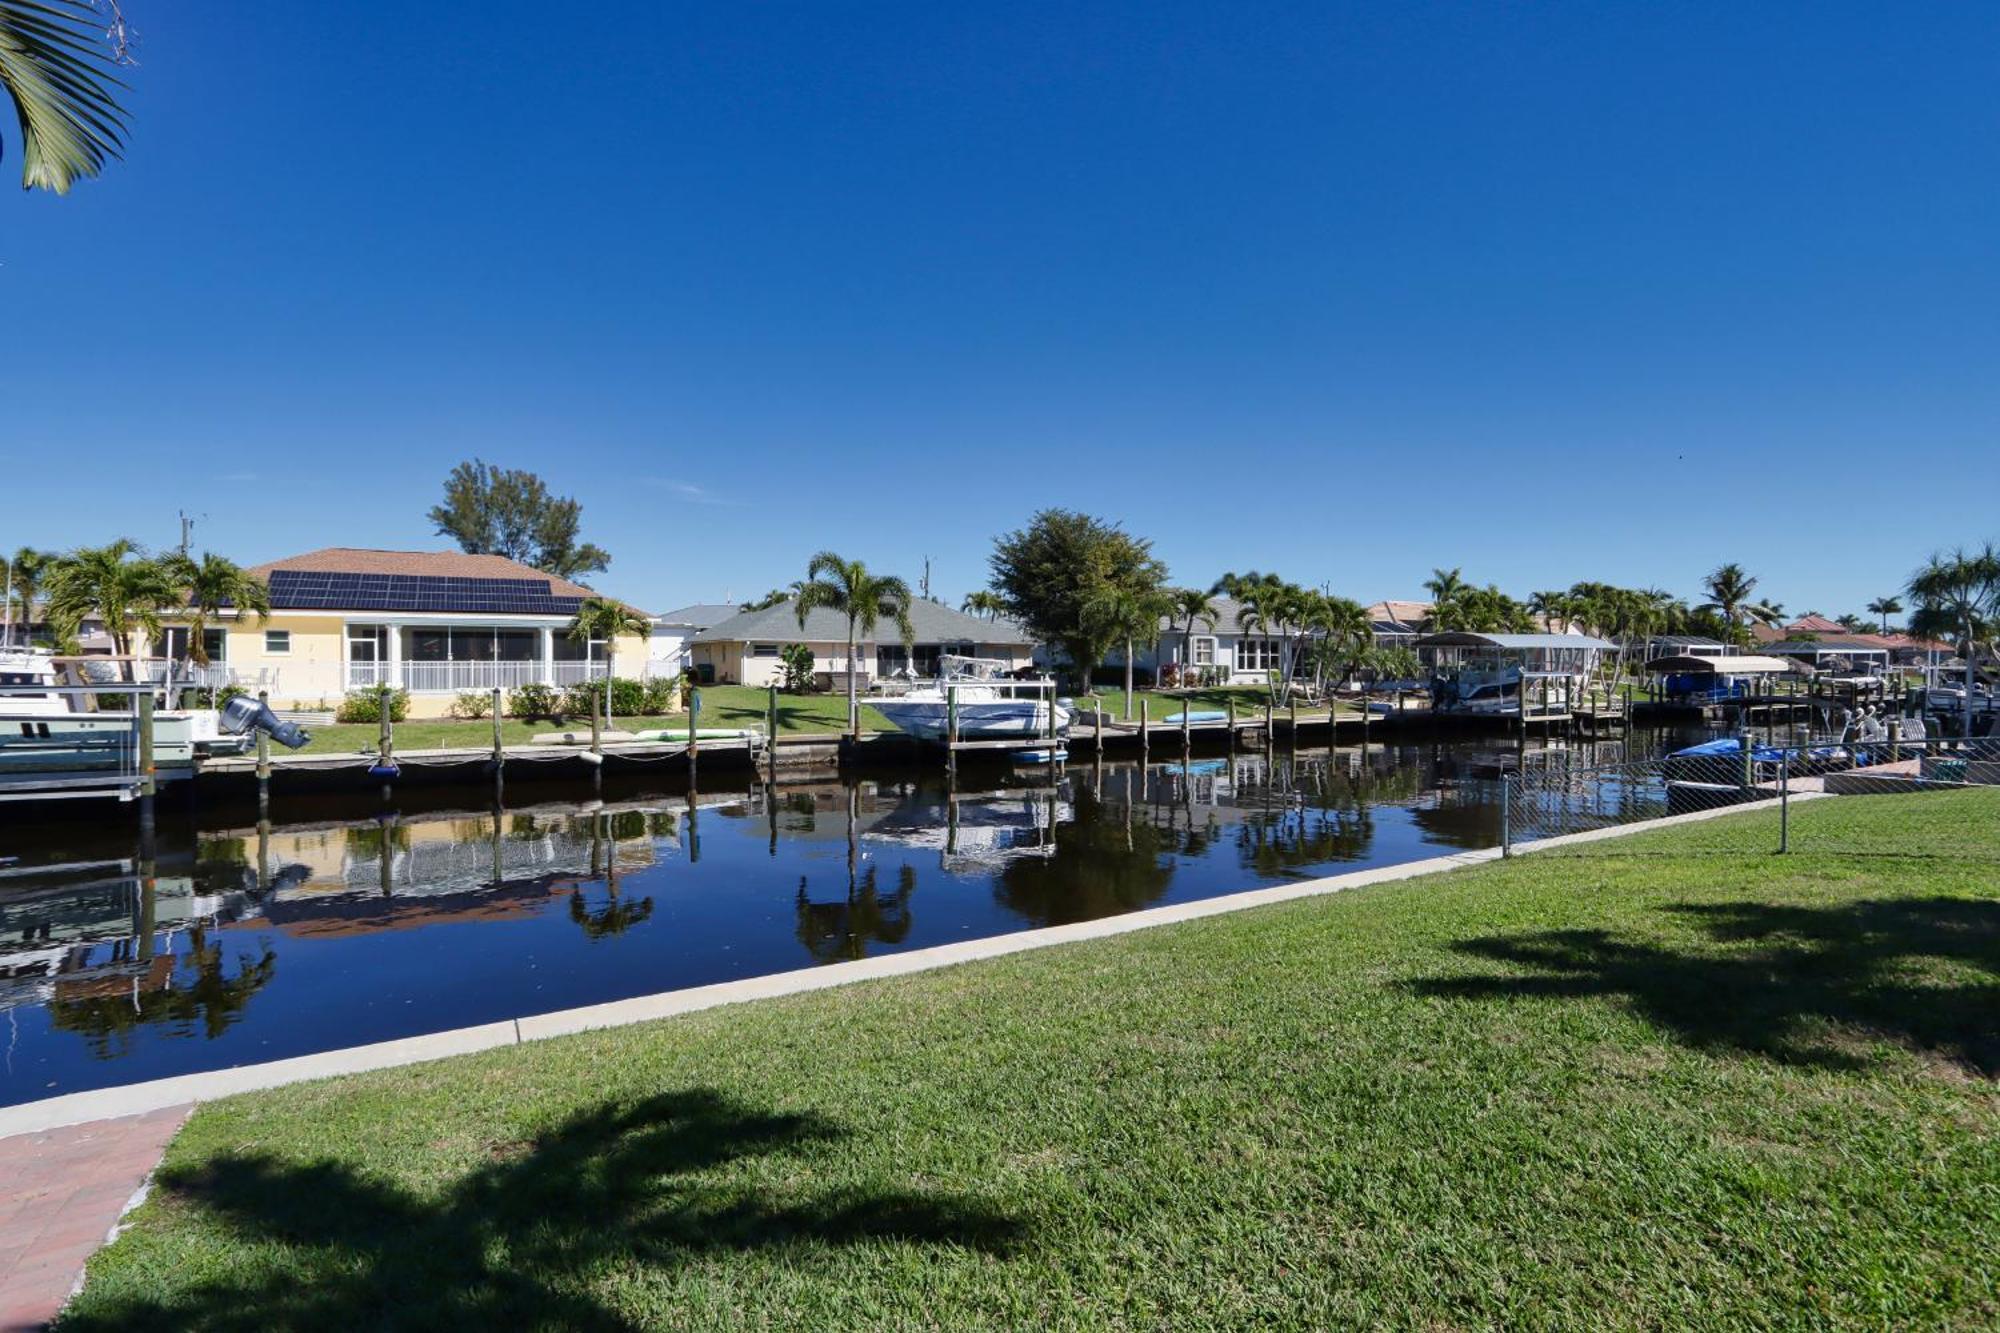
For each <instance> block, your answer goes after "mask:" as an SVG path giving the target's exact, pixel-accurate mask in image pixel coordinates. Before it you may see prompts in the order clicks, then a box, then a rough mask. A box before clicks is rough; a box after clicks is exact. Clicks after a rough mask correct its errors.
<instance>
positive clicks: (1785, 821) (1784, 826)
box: [1778, 750, 1792, 856]
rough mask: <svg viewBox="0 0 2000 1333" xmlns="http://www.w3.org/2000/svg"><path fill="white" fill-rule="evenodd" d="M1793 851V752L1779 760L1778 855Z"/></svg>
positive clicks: (1788, 751) (1786, 753) (1787, 753)
mask: <svg viewBox="0 0 2000 1333" xmlns="http://www.w3.org/2000/svg"><path fill="white" fill-rule="evenodd" d="M1791 850H1792V752H1791V751H1790V750H1787V751H1785V752H1784V754H1783V755H1782V756H1781V757H1780V758H1779V760H1778V855H1780V856H1783V855H1784V854H1785V853H1787V852H1789V851H1791Z"/></svg>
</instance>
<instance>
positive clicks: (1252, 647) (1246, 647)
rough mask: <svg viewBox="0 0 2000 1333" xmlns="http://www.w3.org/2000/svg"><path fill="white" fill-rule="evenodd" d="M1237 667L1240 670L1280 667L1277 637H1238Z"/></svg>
mask: <svg viewBox="0 0 2000 1333" xmlns="http://www.w3.org/2000/svg"><path fill="white" fill-rule="evenodd" d="M1236 669H1237V670H1238V671H1276V670H1277V669H1278V641H1277V640H1276V639H1238V640H1237V641H1236Z"/></svg>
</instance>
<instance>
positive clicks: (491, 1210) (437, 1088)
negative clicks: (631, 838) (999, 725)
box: [62, 791, 2000, 1330]
mask: <svg viewBox="0 0 2000 1333" xmlns="http://www.w3.org/2000/svg"><path fill="white" fill-rule="evenodd" d="M1792 834H1793V845H1794V847H1795V848H1802V849H1805V850H1801V851H1795V852H1794V853H1793V854H1792V855H1790V856H1788V857H1777V856H1773V855H1771V854H1770V853H1769V851H1768V849H1769V848H1770V847H1771V846H1772V844H1773V841H1774V838H1775V827H1774V825H1773V822H1772V820H1771V819H1770V818H1769V817H1767V816H1764V815H1758V814H1753V815H1743V816H1735V817H1732V818H1730V819H1727V820H1719V821H1716V822H1714V823H1710V824H1705V825H1701V826H1698V827H1696V828H1692V829H1679V830H1669V831H1663V832H1660V833H1656V834H1651V835H1646V837H1645V838H1644V839H1643V840H1623V841H1614V842H1608V843H1602V844H1593V845H1590V846H1586V847H1582V848H1577V849H1572V850H1569V851H1564V852H1548V853H1542V854H1538V855H1533V856H1525V857H1519V858H1516V859H1515V860H1513V861H1512V862H1508V863H1503V864H1497V865H1491V866H1485V867H1479V868H1475V869H1470V870H1466V871H1460V872H1455V873H1453V874H1451V875H1448V876H1443V877H1436V878H1429V879H1424V880H1418V881H1411V882H1408V883H1403V884H1386V885H1381V886H1377V887H1373V888H1367V889H1359V890H1353V891H1350V892H1347V893H1344V894H1340V895H1336V896H1333V897H1329V898H1323V899H1316V900H1309V901H1303V902H1297V903H1292V904H1288V905H1284V906H1281V907H1275V908H1267V909H1261V910H1258V911H1255V912H1248V913H1243V914H1240V915H1233V916H1227V917H1220V918H1212V919H1208V920H1204V921H1199V922H1192V923H1187V924H1183V925H1179V926H1173V927H1167V928H1162V929H1157V930H1152V931H1145V932H1140V933H1136V934H1133V935H1129V936H1124V937H1120V938H1116V939H1110V940H1102V941H1097V942H1093V943H1089V944H1082V945H1073V946H1065V947H1062V948H1057V949H1050V950H1045V951H1041V952H1038V953H1033V954H1026V955H1021V956H1017V957H1012V958H1007V959H1001V960H996V961H992V962H987V963H979V964H973V965H969V966H962V967H957V968H953V969H950V970H945V971H940V972H934V973H929V974H924V975H918V976H912V977H906V978H901V979H898V980H895V981H889V982H877V983H870V984H866V985H862V986H856V987H852V988H848V989H843V990H838V991H828V992H823V993H820V994H816V995H811V996H802V997H797V998H792V999H786V1000H779V1001H773V1002H765V1003H759V1004H754V1005H747V1006H740V1007H735V1008H729V1009H722V1010H715V1011H711V1012H707V1013H703V1014H698V1015H693V1016H690V1017H686V1018H681V1019H675V1020H672V1021H668V1022H663V1023H657V1024H652V1025H648V1026H644V1027H636V1028H625V1029H619V1030H615V1031H608V1032H603V1033H597V1034H591V1035H587V1036H583V1037H578V1038H569V1039H563V1040H558V1041H550V1042H544V1043H538V1044H535V1045H531V1046H527V1047H522V1048H517V1049H512V1050H508V1051H501V1052H491V1053H487V1054H484V1055H479V1056H474V1057H469V1058H465V1059H460V1060H453V1061H449V1062H444V1063H438V1064H432V1065H426V1066H420V1067H413V1068H408V1069H402V1070H394V1071H386V1072H382V1073H378V1074H371V1075H366V1076H362V1077H358V1078H352V1079H346V1080H341V1081H337V1082H328V1083H320V1084H311V1085H305V1086H300V1087H294V1088H290V1089H284V1090H279V1091H275V1092H270V1093H263V1094H257V1095H253V1096H247V1097H242V1098H237V1099H233V1100H229V1101H226V1102H220V1103H216V1104H213V1105H210V1106H206V1107H204V1108H202V1109H201V1110H200V1111H199V1112H198V1113H197V1114H196V1116H195V1117H194V1119H193V1120H192V1122H191V1123H190V1124H189V1125H188V1127H187V1128H186V1130H185V1131H183V1133H182V1134H181V1135H180V1137H179V1138H178V1139H177V1140H176V1141H175V1142H174V1144H173V1146H172V1147H171V1149H170V1150H169V1152H168V1155H167V1160H166V1162H165V1164H164V1167H163V1169H162V1171H161V1172H160V1175H159V1179H158V1182H157V1185H156V1188H155V1190H154V1192H153V1193H152V1195H151V1197H150V1198H149V1199H148V1201H147V1202H146V1203H145V1204H144V1205H143V1206H142V1207H141V1208H140V1209H139V1210H138V1211H137V1213H136V1214H135V1215H134V1216H133V1218H132V1227H131V1229H130V1230H129V1231H128V1232H127V1233H126V1234H125V1235H124V1236H122V1237H121V1238H120V1239H119V1240H118V1241H117V1242H116V1243H115V1244H113V1245H112V1246H110V1247H109V1248H108V1249H106V1250H104V1251H102V1252H100V1254H99V1255H98V1256H97V1258H96V1259H95V1260H94V1261H93V1263H92V1264H91V1267H90V1272H89V1279H88V1282H87V1285H86V1286H85V1288H84V1290H83V1292H82V1294H81V1296H80V1298H79V1299H78V1301H77V1302H76V1304H75V1306H74V1307H73V1309H72V1310H71V1312H70V1313H69V1315H68V1316H67V1318H66V1319H65V1321H64V1323H63V1325H62V1327H64V1328H66V1329H98V1328H104V1329H112V1328H116V1329H132V1328H172V1329H246V1330H247V1329H264V1328H288V1329H289V1328H325V1329H342V1330H352V1329H358V1328H369V1329H373V1328H411V1329H416V1328H437V1327H446V1326H452V1327H521V1328H529V1327H532V1328H710V1327H725V1328H728V1327H745V1328H812V1329H827V1328H869V1329H874V1328H885V1327H886V1328H900V1327H921V1328H965V1327H982V1326H983V1327H997V1328H1019V1327H1037V1328H1040V1327H1047V1328H1147V1329H1166V1328H1172V1329H1187V1328H1242V1327H1276V1328H1322V1327H1387V1328H1409V1329H1457V1328H1470V1327H1496V1326H1497V1327H1561V1328H1576V1329H1601V1328H1663V1327H1669V1328H1671V1327H1687V1328H1734V1327H1755V1328H1820V1327H1828V1326H1841V1325H1845V1326H1859V1327H1915V1326H1924V1327H1949V1326H1957V1327H1967V1328H1971V1327H1991V1326H1993V1325H1994V1324H1995V1323H1996V1322H2000V1291H1996V1283H1997V1282H2000V1263H1996V1262H1995V1258H1994V1256H1995V1255H1996V1253H2000V1133H1996V1131H2000V1093H1996V1083H1995V1077H1996V1074H2000V792H1981V791H1973V792H1965V793H1950V794H1945V795H1939V796H1924V797H1881V798H1842V799H1839V800H1827V801H1819V802H1814V803H1810V804H1801V805H1799V806H1798V807H1797V808H1796V809H1795V810H1794V811H1793V829H1792ZM922 902H923V898H922V893H921V892H920V893H919V895H918V897H917V899H916V901H915V905H914V910H916V911H922V910H923V908H922Z"/></svg>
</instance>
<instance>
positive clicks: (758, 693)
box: [701, 685, 895, 735]
mask: <svg viewBox="0 0 2000 1333" xmlns="http://www.w3.org/2000/svg"><path fill="white" fill-rule="evenodd" d="M769 702H770V699H769V695H768V693H767V692H766V691H765V690H764V689H763V687H761V686H757V685H704V686H702V687H701V725H703V726H704V727H752V726H754V727H762V726H763V725H764V710H765V706H766V705H767V704H768V703H769ZM861 729H862V730H863V731H893V730H895V727H894V725H893V724H892V723H890V721H889V720H888V719H887V718H885V717H883V716H882V715H881V714H880V713H878V712H876V711H875V710H874V709H872V708H870V707H868V706H867V705H866V704H863V705H862V706H861ZM846 730H847V695H846V694H844V693H842V694H780V695H779V696H778V734H779V735H786V734H790V733H795V732H816V731H817V732H825V731H835V732H838V731H846Z"/></svg>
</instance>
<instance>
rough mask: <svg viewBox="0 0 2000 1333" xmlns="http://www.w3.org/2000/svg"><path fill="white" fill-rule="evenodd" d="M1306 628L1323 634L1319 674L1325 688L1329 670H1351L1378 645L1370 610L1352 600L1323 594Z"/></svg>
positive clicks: (1317, 673)
mask: <svg viewBox="0 0 2000 1333" xmlns="http://www.w3.org/2000/svg"><path fill="white" fill-rule="evenodd" d="M1306 628H1307V629H1310V630H1312V631H1313V632H1315V633H1317V634H1318V635H1320V640H1321V644H1320V647H1321V651H1320V655H1319V665H1318V668H1317V670H1316V672H1315V674H1316V675H1317V677H1318V683H1319V684H1320V686H1321V687H1322V688H1324V686H1325V685H1326V671H1327V668H1328V667H1330V666H1338V667H1342V668H1348V669H1351V668H1352V667H1353V666H1354V665H1355V664H1356V663H1358V662H1360V661H1362V660H1363V659H1365V658H1366V657H1367V655H1368V650H1369V649H1370V648H1371V647H1373V646H1374V643H1375V630H1374V626H1373V624H1372V623H1371V622H1370V621H1369V619H1368V608H1367V607H1365V606H1363V605H1361V603H1359V602H1357V601H1355V600H1354V599H1353V598H1351V597H1336V596H1334V595H1333V594H1331V593H1323V594H1320V595H1319V596H1318V597H1317V598H1316V599H1315V601H1314V604H1313V606H1312V609H1311V616H1310V618H1309V619H1308V621H1307V622H1306ZM1342 674H1343V675H1345V674H1346V672H1345V671H1343V672H1342Z"/></svg>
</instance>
